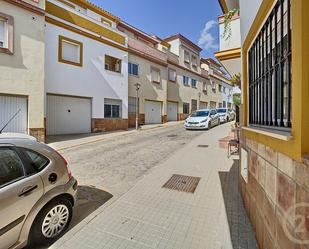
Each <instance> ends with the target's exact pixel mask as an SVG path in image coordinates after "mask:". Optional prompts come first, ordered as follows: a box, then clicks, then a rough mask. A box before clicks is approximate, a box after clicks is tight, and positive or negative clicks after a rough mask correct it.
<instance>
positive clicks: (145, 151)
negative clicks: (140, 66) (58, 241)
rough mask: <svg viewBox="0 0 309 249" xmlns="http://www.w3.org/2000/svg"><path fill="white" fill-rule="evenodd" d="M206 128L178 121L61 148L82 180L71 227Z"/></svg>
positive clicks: (125, 190)
mask: <svg viewBox="0 0 309 249" xmlns="http://www.w3.org/2000/svg"><path fill="white" fill-rule="evenodd" d="M205 132H206V131H186V130H185V129H184V128H183V125H182V124H178V125H176V126H175V125H174V126H172V127H165V128H156V129H151V130H146V131H140V132H138V133H134V134H127V135H123V136H121V137H119V136H117V137H110V138H107V139H104V140H102V141H98V142H94V143H90V144H86V145H81V146H78V147H74V148H71V149H66V150H63V151H61V153H62V154H63V155H64V156H65V158H66V159H67V160H68V162H69V165H70V168H71V170H72V173H73V175H74V177H75V178H76V179H77V180H78V183H79V189H78V202H77V205H76V207H75V211H74V215H73V219H72V223H71V227H74V226H75V225H76V224H78V223H79V222H81V221H82V220H83V219H84V218H86V217H87V216H88V215H89V214H90V213H92V212H93V211H95V210H96V209H97V208H99V207H100V206H102V205H103V204H104V203H106V202H107V201H108V200H110V199H111V198H113V201H115V199H117V198H118V197H120V196H121V195H123V194H124V193H126V192H127V191H128V190H129V189H130V188H131V187H133V186H134V185H135V184H136V183H137V182H138V180H139V179H141V178H142V177H143V176H145V175H146V174H148V173H149V171H151V169H152V168H153V167H154V166H156V165H157V164H159V163H160V162H162V161H164V160H165V159H166V158H168V157H169V156H170V155H172V154H173V153H175V152H176V151H177V150H179V149H180V148H182V147H183V146H185V145H186V144H187V143H188V142H190V141H191V140H192V139H194V138H195V137H197V136H199V135H201V134H203V133H205Z"/></svg>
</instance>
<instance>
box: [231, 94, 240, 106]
mask: <svg viewBox="0 0 309 249" xmlns="http://www.w3.org/2000/svg"><path fill="white" fill-rule="evenodd" d="M233 103H234V105H235V106H240V105H241V94H240V93H235V94H234V95H233Z"/></svg>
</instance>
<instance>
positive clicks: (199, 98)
mask: <svg viewBox="0 0 309 249" xmlns="http://www.w3.org/2000/svg"><path fill="white" fill-rule="evenodd" d="M201 96H202V93H198V105H199V109H201Z"/></svg>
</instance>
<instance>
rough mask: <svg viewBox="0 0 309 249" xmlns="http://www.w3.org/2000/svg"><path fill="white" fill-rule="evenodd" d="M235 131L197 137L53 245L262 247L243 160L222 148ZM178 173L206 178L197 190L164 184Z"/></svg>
mask: <svg viewBox="0 0 309 249" xmlns="http://www.w3.org/2000/svg"><path fill="white" fill-rule="evenodd" d="M229 129H230V124H224V125H221V126H219V127H216V128H214V129H212V130H210V131H208V132H205V134H203V135H201V136H199V137H197V138H196V139H194V140H193V141H192V142H190V143H189V144H188V145H186V146H184V147H183V148H182V149H180V150H179V151H177V152H176V153H174V154H173V155H171V157H170V158H169V159H167V160H166V161H165V162H163V163H161V164H159V165H158V166H157V167H156V168H154V169H153V170H152V171H151V172H150V174H149V175H147V176H145V177H144V178H143V179H141V180H140V181H139V182H138V183H137V184H136V185H135V186H134V187H133V188H132V189H131V190H129V191H128V192H127V193H126V194H124V195H123V196H122V197H120V198H119V199H116V200H115V201H113V199H111V201H109V203H108V204H107V205H104V206H102V207H101V208H99V209H98V210H96V211H95V212H94V213H93V214H92V215H90V216H89V217H88V218H86V219H85V220H84V221H83V222H81V223H80V224H79V225H77V226H76V227H74V228H73V229H72V230H71V231H69V232H68V233H67V234H66V235H65V236H64V237H62V238H61V239H60V240H59V241H57V242H56V243H55V244H54V245H53V246H51V247H50V248H52V249H55V248H63V249H68V248H72V249H73V248H74V249H78V248H81V249H87V248H89V249H100V248H108V249H114V248H131V249H139V248H145V249H147V248H175V249H198V248H201V249H230V248H231V249H232V248H237V249H238V248H244V249H255V248H258V247H257V244H256V241H255V238H254V234H253V231H252V228H251V225H250V223H249V221H248V218H247V216H246V214H245V211H244V208H243V205H242V201H241V197H240V194H239V192H238V161H237V160H235V158H234V159H233V158H230V159H228V158H227V157H226V150H224V149H220V148H219V146H218V140H219V139H220V138H222V137H224V136H226V135H227V134H228V132H229ZM193 132H194V131H193ZM200 145H202V146H200ZM203 145H204V146H203ZM205 145H208V147H206V146H205ZM173 174H181V175H189V176H197V177H201V180H200V182H199V184H198V186H197V188H196V190H195V193H194V194H191V193H184V192H178V191H175V190H169V189H166V188H162V186H163V184H164V183H165V182H166V181H167V180H168V179H169V178H170V177H171V176H172V175H173Z"/></svg>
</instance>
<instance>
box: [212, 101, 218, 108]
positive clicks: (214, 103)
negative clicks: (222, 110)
mask: <svg viewBox="0 0 309 249" xmlns="http://www.w3.org/2000/svg"><path fill="white" fill-rule="evenodd" d="M216 107H217V103H216V102H214V101H210V108H211V109H215V108H216Z"/></svg>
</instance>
